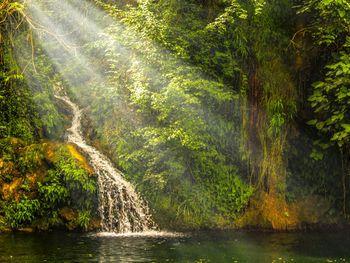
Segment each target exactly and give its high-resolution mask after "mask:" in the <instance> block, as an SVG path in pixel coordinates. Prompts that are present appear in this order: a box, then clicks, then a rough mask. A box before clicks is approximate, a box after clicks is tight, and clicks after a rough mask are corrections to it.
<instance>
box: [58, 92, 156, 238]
mask: <svg viewBox="0 0 350 263" xmlns="http://www.w3.org/2000/svg"><path fill="white" fill-rule="evenodd" d="M56 93H57V92H56ZM62 94H63V95H62ZM55 97H56V98H57V99H60V100H62V101H64V102H65V103H66V104H68V105H69V106H70V107H71V108H72V112H73V119H72V126H71V127H70V128H69V129H67V131H66V140H67V142H70V143H74V144H76V145H77V146H78V147H79V148H81V149H82V150H83V151H84V152H85V153H86V155H87V156H88V160H89V163H90V164H91V166H92V168H93V169H94V171H95V173H96V175H97V182H98V199H99V200H98V210H99V214H100V218H101V231H103V232H117V233H129V232H146V231H150V230H154V229H155V224H154V222H153V221H152V220H151V217H150V214H149V209H148V207H147V206H146V205H145V204H144V203H143V201H142V200H141V198H140V197H139V195H138V194H137V192H136V190H135V188H134V186H133V185H132V184H130V183H129V182H128V181H126V180H125V178H124V176H123V174H122V173H121V172H120V171H119V170H117V169H116V168H114V167H113V165H112V163H111V161H110V160H109V159H108V158H107V157H106V156H105V155H103V154H102V153H101V152H99V151H98V150H97V149H96V148H94V147H92V146H90V145H88V144H87V143H86V141H85V140H84V138H83V136H82V133H81V117H82V110H81V109H79V107H78V106H77V105H76V104H74V103H73V102H72V101H71V100H70V99H69V98H68V96H67V95H66V94H65V93H63V92H62V91H60V93H59V94H55Z"/></svg>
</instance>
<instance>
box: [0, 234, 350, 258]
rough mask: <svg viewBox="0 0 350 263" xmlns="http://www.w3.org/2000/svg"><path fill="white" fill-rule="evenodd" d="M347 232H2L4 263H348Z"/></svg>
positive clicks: (0, 247) (0, 244)
mask: <svg viewBox="0 0 350 263" xmlns="http://www.w3.org/2000/svg"><path fill="white" fill-rule="evenodd" d="M349 260H350V235H349V234H348V233H245V232H230V231H226V232H195V233H186V234H172V235H169V234H158V235H153V234H150V235H133V236H128V235H108V234H99V235H93V234H78V233H61V232H51V233H16V234H13V233H3V234H0V262H21V263H24V262H233V263H243V262H244V263H270V262H274V263H278V262H281V263H284V262H300V263H308V262H347V261H349Z"/></svg>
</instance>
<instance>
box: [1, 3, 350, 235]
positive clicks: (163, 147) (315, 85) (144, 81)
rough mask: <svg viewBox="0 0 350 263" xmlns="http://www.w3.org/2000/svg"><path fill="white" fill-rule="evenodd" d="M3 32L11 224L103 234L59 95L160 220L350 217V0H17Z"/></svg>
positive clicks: (89, 174)
mask: <svg viewBox="0 0 350 263" xmlns="http://www.w3.org/2000/svg"><path fill="white" fill-rule="evenodd" d="M0 37H1V38H0V109H1V111H0V149H1V150H0V194H1V195H0V204H1V205H0V230H11V229H12V230H17V229H27V230H28V229H29V230H48V229H64V228H66V229H69V230H78V231H88V230H94V229H98V228H99V216H98V214H97V213H96V207H97V206H98V204H97V198H96V195H97V191H98V184H97V181H96V176H95V172H94V171H93V169H92V167H91V165H90V164H89V160H88V159H87V158H86V156H85V155H84V153H82V151H81V150H80V149H79V147H78V146H76V145H74V144H71V143H66V142H65V130H66V129H67V128H68V127H69V126H70V123H71V115H72V113H71V112H70V109H69V108H68V107H67V105H65V104H64V103H63V102H62V101H59V100H57V99H56V98H55V96H54V94H55V91H56V90H58V89H60V90H61V89H64V90H65V91H66V92H67V94H68V95H69V97H70V98H71V99H72V100H73V101H74V102H75V103H77V104H78V105H79V106H80V107H81V108H82V109H84V110H83V112H84V118H83V133H84V136H85V138H86V139H87V140H88V141H89V143H90V144H91V145H94V146H95V147H96V148H98V149H100V150H101V151H102V152H104V153H105V154H106V155H108V156H109V157H110V158H111V160H112V161H113V163H114V165H115V166H116V167H117V168H118V169H119V170H121V171H122V172H123V173H124V175H125V177H126V178H127V179H128V180H129V181H130V182H132V183H133V184H134V185H135V186H136V189H137V190H138V192H139V193H140V195H141V196H142V198H143V199H144V200H145V202H146V203H147V204H148V206H149V208H150V211H151V214H152V216H153V219H154V221H155V222H156V223H157V224H158V225H159V227H160V228H170V229H176V230H189V229H234V228H253V229H272V230H297V229H299V230H301V229H310V228H311V229H312V228H319V227H325V226H326V227H344V226H346V225H348V223H349V221H348V219H349V215H350V162H349V161H350V160H349V154H350V148H349V146H350V113H349V110H350V106H349V105H350V3H349V2H348V1H347V0H306V1H299V0H248V1H243V0H137V1H136V0H86V1H82V0H66V1H62V0H53V1H44V0H40V1H29V0H28V1H27V0H23V1H15V0H3V1H2V2H1V3H0Z"/></svg>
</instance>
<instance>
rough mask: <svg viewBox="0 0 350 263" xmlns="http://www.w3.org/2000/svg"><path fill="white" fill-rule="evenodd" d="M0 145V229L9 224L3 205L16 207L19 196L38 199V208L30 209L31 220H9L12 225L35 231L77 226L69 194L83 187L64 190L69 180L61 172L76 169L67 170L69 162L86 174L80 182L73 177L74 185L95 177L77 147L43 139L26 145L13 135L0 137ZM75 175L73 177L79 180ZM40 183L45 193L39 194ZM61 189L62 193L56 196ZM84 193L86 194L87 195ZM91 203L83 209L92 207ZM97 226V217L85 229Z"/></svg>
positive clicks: (74, 204) (73, 202)
mask: <svg viewBox="0 0 350 263" xmlns="http://www.w3.org/2000/svg"><path fill="white" fill-rule="evenodd" d="M0 147H1V148H2V149H4V151H3V153H4V154H3V157H2V158H1V159H0V195H1V200H0V202H1V203H2V205H1V208H0V230H3V229H6V228H8V227H10V228H11V224H10V221H11V220H12V219H11V218H8V217H5V216H4V214H5V210H6V207H7V206H9V205H10V203H11V205H12V206H13V207H14V210H13V211H16V209H15V207H16V205H18V204H20V203H21V201H22V200H23V199H24V200H29V201H30V200H34V201H35V200H38V201H39V207H40V209H39V210H35V211H34V212H33V214H32V215H31V220H23V221H21V222H20V224H17V223H16V224H15V223H12V228H19V229H24V230H26V229H36V230H39V231H46V230H49V229H52V228H62V227H63V228H66V229H68V230H76V229H80V228H79V221H78V210H77V209H78V207H77V205H78V204H77V203H76V202H75V201H74V200H72V199H71V198H73V197H72V196H70V195H71V194H74V191H76V190H79V191H84V189H83V188H81V189H71V190H68V191H73V192H70V193H69V192H67V190H64V189H65V188H66V187H68V188H67V189H69V182H70V181H65V179H64V176H68V177H67V178H70V176H69V173H71V172H76V170H75V169H74V171H73V170H72V171H70V170H69V169H68V168H67V167H71V166H72V167H76V169H80V170H81V171H80V172H79V174H81V175H83V174H86V178H85V177H84V178H81V179H84V182H79V181H76V182H75V181H74V185H76V183H78V184H79V183H81V184H83V183H87V182H85V180H92V181H94V180H95V179H94V178H93V175H94V172H93V170H92V168H91V167H90V166H89V164H88V162H87V160H86V158H85V157H84V156H83V155H82V154H81V153H79V151H78V150H77V148H76V147H75V146H74V145H72V144H64V143H59V142H48V141H44V140H43V141H41V142H40V143H37V144H30V145H26V144H25V143H24V142H23V141H22V140H20V139H17V138H9V139H6V140H5V139H3V140H1V141H0ZM68 164H69V165H68ZM62 165H66V166H67V165H68V166H67V167H66V168H64V170H61V169H63V167H61V166H62ZM64 167H65V166H64ZM67 169H68V170H67ZM72 178H75V177H72ZM79 178H80V177H79ZM79 178H78V179H77V180H80V179H79ZM88 178H90V179H88ZM43 185H45V187H46V188H43V189H44V190H45V191H46V193H50V194H49V195H48V196H45V195H43V194H44V193H45V191H44V190H40V189H41V187H42V186H43ZM43 191H44V192H43ZM47 191H49V192H47ZM62 191H63V192H62ZM62 193H66V194H65V195H63V196H60V197H58V196H57V195H60V194H62ZM79 195H80V197H81V196H84V193H81V194H79ZM87 196H88V195H87ZM87 196H86V198H88V197H87ZM57 197H58V199H57ZM50 198H56V199H50ZM84 201H85V200H84ZM9 202H10V203H9ZM21 204H22V203H21ZM23 204H24V203H23ZM93 207H94V206H91V207H89V208H84V209H94V208H93ZM12 214H13V213H12ZM12 214H11V213H10V214H9V213H8V214H7V215H8V216H10V217H11V216H14V217H16V216H15V215H14V214H13V215H12ZM93 217H95V216H93ZM98 227H99V224H98V220H97V219H96V218H94V220H92V221H91V223H90V225H89V227H88V229H89V230H93V229H96V228H98Z"/></svg>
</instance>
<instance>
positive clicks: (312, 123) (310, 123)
mask: <svg viewBox="0 0 350 263" xmlns="http://www.w3.org/2000/svg"><path fill="white" fill-rule="evenodd" d="M317 121H318V120H316V119H315V120H310V121H308V122H307V123H306V124H308V125H315V124H316V123H317Z"/></svg>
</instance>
